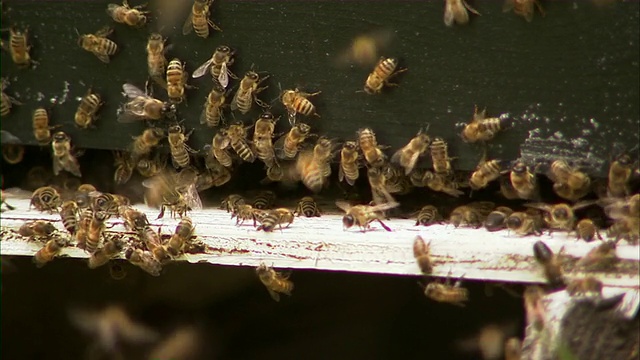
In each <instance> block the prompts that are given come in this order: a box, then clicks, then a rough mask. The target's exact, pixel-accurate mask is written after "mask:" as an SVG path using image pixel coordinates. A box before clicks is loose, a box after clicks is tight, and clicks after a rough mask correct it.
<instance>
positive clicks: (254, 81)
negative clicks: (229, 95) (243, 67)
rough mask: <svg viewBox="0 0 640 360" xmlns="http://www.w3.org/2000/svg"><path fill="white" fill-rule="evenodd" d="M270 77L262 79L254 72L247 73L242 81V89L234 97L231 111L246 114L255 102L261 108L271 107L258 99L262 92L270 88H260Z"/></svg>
mask: <svg viewBox="0 0 640 360" xmlns="http://www.w3.org/2000/svg"><path fill="white" fill-rule="evenodd" d="M269 77H270V76H269V75H267V76H265V77H263V78H262V79H260V76H259V75H258V73H256V72H254V71H247V73H246V74H245V75H244V77H243V78H242V80H240V87H239V88H238V91H236V94H235V95H234V96H233V100H231V110H234V111H235V110H238V111H240V113H241V114H246V113H248V112H249V110H251V105H252V104H253V103H254V102H255V103H256V104H258V106H260V107H263V108H266V107H269V105H268V104H266V103H265V102H263V101H262V100H260V99H258V97H257V95H258V94H259V93H260V92H262V91H263V90H264V89H266V88H268V86H263V87H258V86H259V85H260V83H262V82H263V81H265V80H267V79H268V78H269Z"/></svg>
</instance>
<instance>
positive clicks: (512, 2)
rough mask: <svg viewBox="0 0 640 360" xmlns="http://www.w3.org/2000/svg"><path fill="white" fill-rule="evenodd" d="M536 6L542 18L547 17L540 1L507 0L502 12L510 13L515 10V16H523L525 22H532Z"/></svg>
mask: <svg viewBox="0 0 640 360" xmlns="http://www.w3.org/2000/svg"><path fill="white" fill-rule="evenodd" d="M534 6H535V7H537V8H538V11H540V14H542V16H544V15H545V13H544V9H543V8H542V5H540V2H539V1H538V0H505V2H504V5H503V6H502V11H503V12H509V11H511V10H513V13H514V14H516V15H519V16H522V17H523V18H524V19H525V20H527V21H528V22H531V21H532V20H533V14H534V13H535V8H534Z"/></svg>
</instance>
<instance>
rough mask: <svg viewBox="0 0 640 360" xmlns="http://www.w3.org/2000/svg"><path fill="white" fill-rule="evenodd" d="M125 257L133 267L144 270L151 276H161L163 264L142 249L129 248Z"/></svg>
mask: <svg viewBox="0 0 640 360" xmlns="http://www.w3.org/2000/svg"><path fill="white" fill-rule="evenodd" d="M124 257H125V258H126V259H127V260H128V261H129V262H130V263H131V264H133V265H135V266H137V267H139V268H140V269H142V270H144V271H145V272H147V273H148V274H150V275H151V276H160V271H162V264H160V262H159V261H158V260H156V259H155V258H154V257H153V255H152V254H151V252H149V251H144V250H142V249H134V248H128V249H127V251H125V253H124Z"/></svg>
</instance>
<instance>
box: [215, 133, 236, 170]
mask: <svg viewBox="0 0 640 360" xmlns="http://www.w3.org/2000/svg"><path fill="white" fill-rule="evenodd" d="M229 145H231V139H230V138H229V136H228V135H227V131H226V130H224V129H220V130H218V132H217V133H216V134H215V135H214V136H213V140H212V143H211V149H210V151H211V154H212V155H213V157H214V158H215V159H216V160H218V161H219V162H220V164H222V166H224V167H228V168H230V167H231V166H232V165H233V159H232V158H231V155H230V154H229V152H228V151H227V148H228V147H229Z"/></svg>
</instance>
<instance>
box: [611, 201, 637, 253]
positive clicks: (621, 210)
mask: <svg viewBox="0 0 640 360" xmlns="http://www.w3.org/2000/svg"><path fill="white" fill-rule="evenodd" d="M604 210H605V213H606V214H607V216H608V217H610V218H611V219H612V220H614V223H613V225H611V227H609V228H608V229H607V236H608V237H614V238H615V239H616V241H618V240H620V239H623V238H624V239H626V240H627V241H628V242H629V243H631V244H637V243H638V239H640V194H635V195H633V196H631V197H627V198H625V199H615V198H612V199H606V202H605V203H604Z"/></svg>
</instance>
